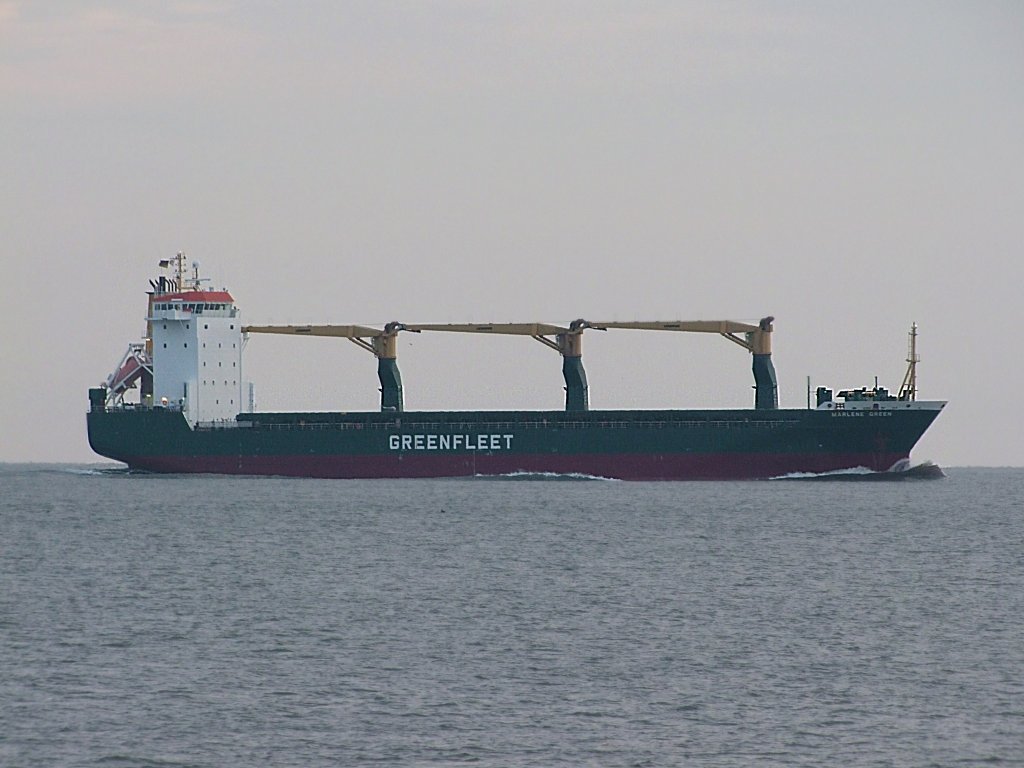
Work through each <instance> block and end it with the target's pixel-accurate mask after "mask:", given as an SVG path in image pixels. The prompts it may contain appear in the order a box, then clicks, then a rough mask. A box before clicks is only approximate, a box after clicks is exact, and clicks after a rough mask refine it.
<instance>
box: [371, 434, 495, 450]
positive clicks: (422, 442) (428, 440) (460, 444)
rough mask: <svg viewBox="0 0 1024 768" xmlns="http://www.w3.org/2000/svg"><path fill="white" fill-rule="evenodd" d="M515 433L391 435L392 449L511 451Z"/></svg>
mask: <svg viewBox="0 0 1024 768" xmlns="http://www.w3.org/2000/svg"><path fill="white" fill-rule="evenodd" d="M512 438H513V435H435V434H421V435H389V436H388V448H390V449H391V450H392V451H458V450H465V451H509V450H511V449H512Z"/></svg>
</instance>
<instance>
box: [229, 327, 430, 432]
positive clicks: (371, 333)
mask: <svg viewBox="0 0 1024 768" xmlns="http://www.w3.org/2000/svg"><path fill="white" fill-rule="evenodd" d="M400 331H413V332H414V333H418V331H415V330H414V329H412V328H409V327H408V326H406V325H404V324H403V323H398V322H392V323H388V324H387V325H385V326H384V327H383V328H370V327H369V326H365V325H247V326H244V327H243V328H242V332H243V333H280V334H287V335H290V336H329V337H333V338H341V339H348V340H349V341H351V342H352V343H353V344H355V345H356V346H358V347H359V348H360V349H365V350H366V351H367V352H369V353H370V354H372V355H373V356H374V357H376V358H377V378H378V379H380V409H381V410H382V411H396V412H400V411H402V410H403V409H404V398H403V396H402V374H401V373H400V372H399V370H398V341H397V338H398V334H399V332H400Z"/></svg>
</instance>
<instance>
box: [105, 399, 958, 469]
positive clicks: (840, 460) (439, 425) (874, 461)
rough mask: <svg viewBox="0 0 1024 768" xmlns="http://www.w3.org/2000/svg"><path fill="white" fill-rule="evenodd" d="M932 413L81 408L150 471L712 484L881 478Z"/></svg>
mask: <svg viewBox="0 0 1024 768" xmlns="http://www.w3.org/2000/svg"><path fill="white" fill-rule="evenodd" d="M937 414H938V410H926V409H918V408H913V409H908V410H885V411H860V412H857V413H837V412H831V411H819V410H788V409H781V410H772V411H764V410H708V411H587V412H583V413H565V412H561V411H558V412H520V411H493V412H419V413H410V412H406V413H401V414H384V413H287V414H286V413H278V414H243V415H240V416H239V417H238V419H237V421H235V422H227V423H221V424H217V425H205V426H199V427H196V428H192V427H191V426H189V424H188V423H187V421H186V420H185V418H184V416H183V415H182V414H181V413H180V412H177V411H171V410H165V409H161V408H154V409H144V408H123V409H104V408H94V409H93V410H92V411H91V412H90V413H89V414H88V427H89V441H90V444H91V445H92V447H93V450H95V451H96V452H97V453H98V454H100V455H102V456H106V457H108V458H111V459H115V460H117V461H121V462H124V463H125V464H127V465H128V466H129V467H131V468H132V469H138V470H148V471H153V472H175V473H176V472H183V473H216V474H246V475H281V476H291V477H319V478H427V477H470V476H478V475H497V476H500V475H516V474H520V473H528V474H533V473H552V474H560V475H583V476H595V477H607V478H617V479H623V480H698V479H700V480H722V479H758V478H770V477H779V476H783V475H787V474H792V473H797V472H813V473H821V472H831V471H837V470H843V469H850V468H855V467H864V468H867V469H870V470H874V471H885V470H888V469H890V468H892V467H893V466H894V465H896V464H897V463H899V462H900V461H901V460H904V459H907V458H909V455H910V451H911V449H912V448H913V446H914V445H915V444H916V442H917V441H918V439H919V438H920V437H921V435H922V434H923V433H924V431H925V430H926V429H927V428H928V426H929V425H930V424H931V422H932V421H933V420H934V418H935V417H936V415H937Z"/></svg>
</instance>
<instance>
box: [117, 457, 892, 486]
mask: <svg viewBox="0 0 1024 768" xmlns="http://www.w3.org/2000/svg"><path fill="white" fill-rule="evenodd" d="M906 458H907V455H906V454H902V453H892V452H887V453H847V454H838V453H823V454H793V453H757V454H751V453H719V454H708V453H704V454H684V453H680V454H656V455H651V454H573V455H552V454H507V453H502V454H497V453H491V454H484V453H481V454H479V455H476V454H459V455H436V454H434V455H423V454H411V455H410V454H405V455H400V454H382V455H373V456H350V455H335V456H331V455H312V456H311V455H296V456H138V457H131V458H128V459H125V463H126V464H128V465H129V466H130V467H131V468H132V469H142V470H148V471H153V472H173V473H209V474H227V475H276V476H284V477H318V478H338V479H357V478H367V479H369V478H429V477H473V476H476V475H497V476H500V475H514V474H521V473H526V474H558V475H585V476H593V477H605V478H613V479H619V480H756V479H765V478H771V477H780V476H783V475H787V474H792V473H796V472H810V473H821V472H833V471H837V470H843V469H852V468H855V467H864V468H867V469H870V470H873V471H878V472H884V471H886V470H888V469H890V468H891V467H892V466H893V465H895V464H896V463H897V462H899V461H900V460H902V459H906Z"/></svg>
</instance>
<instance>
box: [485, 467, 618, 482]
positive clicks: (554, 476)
mask: <svg viewBox="0 0 1024 768" xmlns="http://www.w3.org/2000/svg"><path fill="white" fill-rule="evenodd" d="M474 477H476V478H477V479H479V480H574V481H575V480H603V481H604V482H607V483H618V482H621V480H619V479H618V478H616V477H601V476H600V475H588V474H586V473H583V472H526V471H525V470H524V471H519V472H506V473H505V474H501V475H475V476H474Z"/></svg>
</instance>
